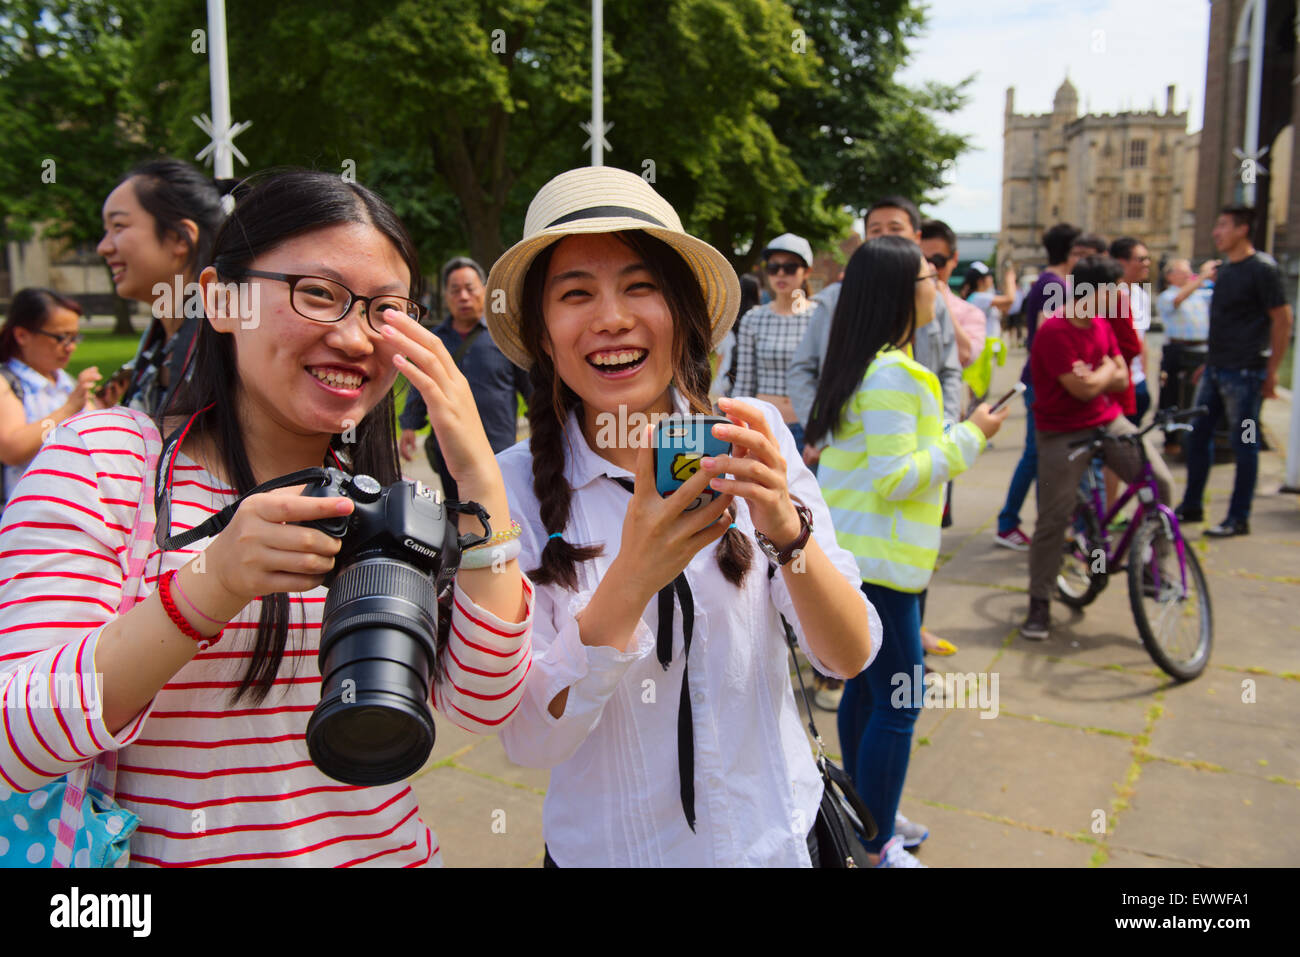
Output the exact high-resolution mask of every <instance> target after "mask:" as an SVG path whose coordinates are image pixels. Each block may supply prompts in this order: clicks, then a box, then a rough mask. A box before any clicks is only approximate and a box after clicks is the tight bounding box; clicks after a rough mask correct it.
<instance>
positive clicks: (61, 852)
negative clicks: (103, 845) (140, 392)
mask: <svg viewBox="0 0 1300 957" xmlns="http://www.w3.org/2000/svg"><path fill="white" fill-rule="evenodd" d="M123 411H124V412H126V413H127V414H128V415H130V416H131V417H132V418H133V419H135V422H136V425H138V426H139V427H140V431H141V432H142V433H144V458H145V460H144V478H143V481H141V483H140V486H141V488H140V503H139V504H138V505H137V506H136V511H135V522H134V524H133V525H132V528H131V538H130V540H129V541H128V542H127V550H126V563H127V564H126V567H127V574H126V580H125V581H124V582H123V583H122V600H121V602H120V603H119V604H118V606H117V613H118V614H119V615H121V614H124V613H126V612H128V611H130V610H131V608H132V607H134V606H135V604H136V602H138V601H139V600H140V592H141V590H142V589H143V587H144V578H145V563H146V562H147V561H148V558H149V552H150V549H151V546H152V544H153V530H154V522H155V515H154V508H153V488H154V473H155V472H156V471H157V469H158V458H159V456H160V454H161V453H162V436H160V435H159V434H158V428H157V427H156V426H155V425H154V423H153V420H152V419H151V418H149V416H148V415H146V414H145V413H144V412H141V411H138V410H136V409H123ZM160 561H161V556H160ZM91 787H97V788H99V789H100V790H101V791H102V792H103V793H104V796H105V797H106V798H108V799H109V800H110V801H111V800H112V799H113V797H114V795H115V794H116V790H117V752H116V751H104V752H102V753H101V754H99V755H98V756H97V757H96V758H95V759H94V760H92V761H88V762H86V763H85V764H83V765H82V766H81V767H79V768H77V769H76V770H75V771H73V772H71V773H70V774H69V775H68V783H67V787H65V788H64V790H63V809H62V812H61V813H60V819H61V820H62V821H63V822H64V824H65V825H70V826H65V827H60V828H59V833H58V835H57V839H56V841H55V853H54V859H55V861H56V862H57V861H59V860H61V859H62V860H65V863H64V864H63V865H62V866H65V867H67V866H70V863H68V862H70V861H71V860H72V845H73V842H74V841H75V840H76V830H77V827H79V826H80V822H81V820H82V815H81V805H82V801H83V800H84V797H85V793H86V792H87V791H88V790H89V789H90V788H91ZM55 866H59V865H58V864H57V863H56V865H55Z"/></svg>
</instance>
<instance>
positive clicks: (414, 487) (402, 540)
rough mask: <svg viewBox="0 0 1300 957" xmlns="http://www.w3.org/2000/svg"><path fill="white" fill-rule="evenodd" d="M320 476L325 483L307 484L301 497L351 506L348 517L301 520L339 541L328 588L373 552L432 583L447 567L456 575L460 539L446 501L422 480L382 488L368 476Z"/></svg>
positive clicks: (333, 471)
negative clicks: (345, 502) (337, 499)
mask: <svg viewBox="0 0 1300 957" xmlns="http://www.w3.org/2000/svg"><path fill="white" fill-rule="evenodd" d="M324 472H325V475H326V479H325V480H324V481H321V482H319V483H317V484H315V485H309V486H307V488H305V489H304V490H303V493H302V494H303V495H308V496H312V497H315V498H335V497H341V498H350V499H352V503H353V508H352V512H351V513H350V514H348V515H340V516H339V517H338V518H325V519H320V520H318V521H315V522H303V524H304V525H306V526H308V527H310V528H318V529H320V530H321V531H322V532H324V533H325V534H326V535H329V536H330V537H332V538H338V539H341V540H342V542H343V547H342V549H340V551H339V553H338V555H337V556H336V557H335V559H334V570H333V571H332V572H330V574H329V575H327V576H326V578H325V586H326V587H327V588H328V587H330V586H331V585H332V584H333V583H334V580H335V579H336V578H337V577H338V574H339V572H340V571H342V570H343V569H344V568H346V567H348V566H349V565H351V564H352V563H353V562H354V561H355V560H357V559H358V558H359V557H360V556H362V555H363V554H369V553H372V552H374V553H376V554H380V555H383V556H385V557H387V558H391V559H393V560H395V561H402V562H406V563H407V564H409V565H411V566H412V567H414V568H417V569H419V570H420V571H422V572H424V573H425V574H426V575H429V576H430V577H432V578H435V579H436V578H438V576H439V572H440V571H441V569H443V568H444V567H447V566H450V568H451V573H452V574H455V571H456V567H457V566H458V565H459V564H460V544H459V536H458V533H457V529H456V523H455V522H454V521H452V520H450V518H449V511H448V509H447V503H446V502H444V501H443V500H442V496H441V495H439V494H438V493H437V492H436V491H434V490H433V489H431V488H429V487H428V486H427V485H425V484H424V483H423V482H408V481H400V482H394V483H393V484H392V485H390V486H388V488H383V487H382V486H381V485H380V484H379V482H378V481H377V480H375V479H373V478H371V477H370V476H369V475H349V474H348V473H346V472H343V471H341V470H339V469H333V468H327V469H324ZM450 577H451V576H450V575H448V576H447V578H448V579H450Z"/></svg>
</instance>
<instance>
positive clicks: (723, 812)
mask: <svg viewBox="0 0 1300 957" xmlns="http://www.w3.org/2000/svg"><path fill="white" fill-rule="evenodd" d="M738 297H739V288H738V284H737V281H736V276H735V272H734V270H733V269H732V268H731V266H730V264H729V263H728V262H727V260H726V258H725V257H724V256H723V255H722V254H721V253H719V252H718V251H717V250H715V249H713V248H712V247H711V246H709V245H708V244H706V243H704V242H702V241H701V240H699V239H696V238H695V237H693V236H690V235H688V234H687V233H686V232H684V231H683V230H682V227H681V221H680V220H679V219H678V216H677V213H676V212H675V211H674V210H673V208H672V206H670V205H669V204H668V203H667V202H666V201H665V200H664V199H663V198H661V197H660V196H659V195H658V194H657V193H655V192H654V190H653V189H652V188H651V187H650V186H649V184H647V183H646V182H645V180H643V179H642V178H641V177H639V176H637V175H635V174H633V173H629V172H626V171H623V170H616V169H611V168H607V167H590V168H584V169H577V170H572V171H570V172H567V173H563V174H561V175H559V176H557V177H556V178H555V179H553V180H551V181H550V182H549V183H547V184H546V185H545V186H543V187H542V189H541V190H540V191H539V192H538V194H537V195H536V196H535V197H534V199H533V201H532V203H531V204H530V205H529V208H528V215H527V218H526V221H525V225H524V236H523V239H522V240H521V241H520V242H519V243H516V244H515V245H514V246H513V247H511V248H510V249H509V250H508V251H507V252H506V253H505V254H504V255H503V256H502V257H501V258H500V259H499V260H498V261H497V262H496V264H495V265H494V266H493V267H492V271H491V274H490V275H489V277H488V301H489V303H492V302H498V301H499V302H500V303H501V304H502V308H501V309H500V310H497V309H493V308H491V307H489V310H488V328H489V330H490V331H491V333H492V338H493V339H494V340H495V341H496V343H497V345H498V346H499V347H500V348H501V351H502V352H504V353H505V354H506V355H507V356H508V357H509V358H510V359H511V360H512V361H514V362H515V363H516V364H518V365H519V366H521V367H524V368H528V369H529V370H530V375H531V382H532V397H531V399H530V401H529V424H530V426H531V434H530V436H529V438H528V440H527V441H524V442H520V443H519V444H518V445H515V446H514V447H513V448H510V449H508V450H506V451H505V452H503V453H501V454H500V455H499V456H498V461H499V463H500V465H501V470H502V473H503V474H504V476H505V481H506V489H507V492H508V494H509V497H510V504H511V511H512V513H513V515H514V517H515V518H516V519H517V520H518V522H519V524H520V526H522V528H523V533H522V535H521V537H520V541H521V543H522V551H521V554H520V561H521V562H522V563H523V567H524V568H526V569H536V571H530V572H529V574H530V577H531V578H532V580H533V581H534V582H536V583H537V616H536V619H535V623H534V631H533V642H534V653H533V670H532V673H531V674H530V675H529V680H528V682H527V684H526V687H525V690H524V699H523V702H522V704H521V705H520V709H519V713H518V714H517V715H516V716H515V718H514V720H513V721H512V722H511V723H510V724H509V725H508V726H507V727H506V728H505V729H504V730H503V731H502V732H501V740H502V742H503V744H504V745H505V748H506V753H507V754H508V755H509V757H510V758H511V760H513V761H515V762H516V763H518V764H522V765H526V766H530V767H549V768H551V769H552V771H551V778H550V786H549V788H548V789H547V793H546V802H545V805H544V808H543V812H542V813H543V822H542V831H543V836H544V840H545V844H546V851H547V855H546V860H547V862H548V863H552V864H555V865H557V866H559V867H575V866H584V865H585V866H714V867H727V866H786V867H806V866H809V864H810V863H812V862H813V861H814V860H815V859H816V857H815V855H816V854H817V847H816V842H815V838H813V839H810V835H811V834H812V833H813V832H814V828H815V823H816V818H817V811H818V808H819V806H820V801H821V795H822V783H821V779H820V777H819V774H818V771H817V768H816V766H815V764H814V762H813V758H812V753H811V750H810V747H809V744H808V741H807V738H806V737H805V735H804V734H803V731H802V730H801V722H800V719H799V715H798V712H797V710H796V706H795V700H794V695H793V692H792V689H791V683H790V671H789V658H788V657H787V648H786V645H785V640H784V629H783V627H782V624H781V616H782V615H784V616H785V617H786V619H787V620H788V621H789V622H790V624H791V625H792V626H793V628H794V631H795V634H796V636H797V639H798V643H799V645H800V647H801V648H802V649H803V651H804V653H805V654H806V655H807V656H808V658H809V660H810V661H811V662H812V663H813V665H814V667H816V668H817V669H818V670H821V671H824V672H826V673H828V674H832V675H836V676H840V677H851V676H852V675H855V674H858V673H859V672H860V671H861V670H862V669H863V668H865V667H866V666H867V664H868V663H869V662H870V661H871V659H872V658H873V657H874V656H875V654H876V651H877V650H878V649H879V647H880V623H879V618H878V616H876V614H875V612H874V610H873V609H872V608H871V606H870V603H869V602H867V600H866V599H865V596H863V595H862V593H861V592H860V591H859V590H858V588H857V584H858V576H857V569H856V568H855V566H854V564H853V559H852V556H851V555H849V553H848V552H847V551H845V550H844V549H843V548H840V547H839V546H838V545H837V544H836V543H835V537H834V529H833V528H832V526H831V521H830V516H829V514H828V512H827V511H826V506H825V503H824V502H823V501H822V497H821V493H820V491H819V490H818V488H817V483H816V481H815V480H814V478H813V476H812V474H811V473H810V472H809V471H808V469H807V468H806V467H805V466H804V464H803V462H802V460H801V458H800V455H799V453H798V450H797V449H796V448H795V443H794V438H793V437H792V436H791V434H790V430H789V429H788V428H786V426H785V423H784V421H783V418H782V416H781V413H780V412H779V411H778V409H777V408H776V407H775V406H773V405H772V404H770V403H767V402H762V401H759V400H757V399H753V398H732V399H721V400H719V406H720V408H721V412H722V414H723V415H724V416H725V417H726V418H727V419H728V422H729V424H727V425H716V426H714V427H713V428H712V429H711V431H712V434H713V436H714V437H715V438H717V439H720V440H722V441H724V442H728V443H730V445H731V451H730V452H729V453H728V454H724V455H716V456H715V455H707V454H706V455H704V456H703V457H702V458H701V460H700V462H699V467H698V470H696V471H694V473H693V474H691V475H690V476H689V478H687V479H686V481H685V482H684V483H682V484H681V485H680V487H679V488H678V489H677V490H676V491H675V492H673V493H672V494H670V495H669V496H668V497H667V498H664V497H663V496H662V495H661V494H660V493H659V491H657V490H656V487H655V475H654V454H653V450H652V449H651V447H650V446H651V443H652V442H653V441H654V431H653V429H652V428H651V427H650V426H649V425H648V422H649V420H650V419H651V417H652V416H657V415H666V414H668V413H672V412H678V413H683V414H699V415H703V414H706V413H708V412H709V411H710V407H709V405H708V387H709V363H708V357H709V351H710V349H711V348H712V347H713V346H715V345H716V343H718V342H719V341H720V340H721V339H722V337H723V336H724V335H725V334H726V332H727V329H728V328H729V327H730V325H731V323H732V322H733V321H734V319H735V316H736V303H737V300H738ZM706 490H713V491H717V492H720V493H721V494H720V495H719V496H718V497H717V498H715V499H712V500H711V501H709V502H707V503H705V504H703V505H700V506H699V507H695V508H691V509H690V510H687V509H688V506H690V505H691V504H692V503H694V502H695V501H696V500H697V499H698V498H699V497H700V496H701V495H702V494H703V493H705V491H706ZM765 556H770V557H765ZM769 568H770V569H771V573H770V574H769Z"/></svg>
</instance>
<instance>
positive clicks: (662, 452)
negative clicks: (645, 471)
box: [651, 414, 731, 512]
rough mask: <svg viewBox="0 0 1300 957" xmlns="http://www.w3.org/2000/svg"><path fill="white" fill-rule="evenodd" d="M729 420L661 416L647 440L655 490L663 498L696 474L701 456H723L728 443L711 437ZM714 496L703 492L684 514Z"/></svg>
mask: <svg viewBox="0 0 1300 957" xmlns="http://www.w3.org/2000/svg"><path fill="white" fill-rule="evenodd" d="M730 424H731V420H730V419H727V418H724V417H723V416H720V415H681V414H673V415H668V416H664V417H663V418H662V419H660V420H659V424H658V425H656V426H655V431H654V438H653V439H652V440H651V441H652V444H653V447H654V455H655V489H656V490H657V491H658V492H659V494H660V495H662V496H663V497H664V498H667V497H668V496H669V495H672V494H673V492H675V491H677V490H678V489H679V488H681V487H682V485H683V484H685V483H686V481H687V480H688V479H689V478H690V477H691V476H692V475H694V474H695V473H696V472H698V471H699V470H700V459H702V458H704V456H706V455H707V456H718V455H726V454H728V453H729V452H730V451H731V443H730V442H724V441H723V440H722V439H719V438H716V437H715V436H714V435H713V427H714V426H715V425H730ZM718 494H719V493H718V492H716V491H714V490H713V489H711V488H706V489H705V490H704V493H703V494H702V495H701V496H700V497H699V498H698V499H696V500H695V501H694V502H692V503H691V504H690V505H689V506H688V507H687V509H686V511H688V512H689V511H692V510H694V509H697V508H699V507H700V506H701V505H703V504H704V503H705V502H709V501H712V500H713V499H715V498H717V497H718Z"/></svg>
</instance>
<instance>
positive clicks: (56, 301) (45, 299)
mask: <svg viewBox="0 0 1300 957" xmlns="http://www.w3.org/2000/svg"><path fill="white" fill-rule="evenodd" d="M59 308H62V309H70V310H72V311H73V312H75V313H76V314H77V315H81V304H80V303H78V302H76V301H74V300H72V299H69V298H68V297H67V296H60V295H59V294H58V293H57V292H55V291H54V290H53V289H42V288H39V287H36V286H29V287H28V288H26V289H20V290H18V291H17V292H16V293H14V298H13V300H12V301H11V302H10V303H9V312H8V314H7V315H6V316H5V324H4V327H3V328H0V362H8V361H9V360H10V359H12V358H13V357H14V356H17V355H19V353H20V352H21V350H20V349H19V347H18V337H17V336H15V335H14V330H15V329H26V330H27V331H28V332H36V331H37V330H38V329H40V328H41V327H42V326H43V325H45V322H46V320H47V319H49V318H50V316H51V314H53V312H54V310H55V309H59Z"/></svg>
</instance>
